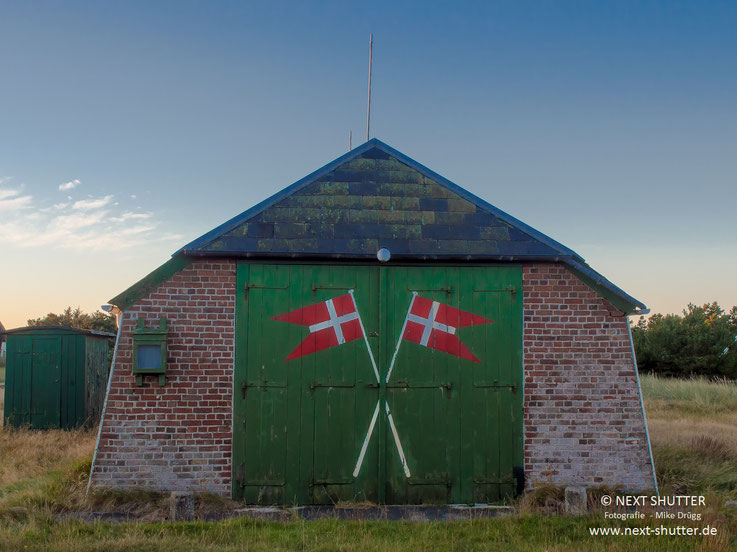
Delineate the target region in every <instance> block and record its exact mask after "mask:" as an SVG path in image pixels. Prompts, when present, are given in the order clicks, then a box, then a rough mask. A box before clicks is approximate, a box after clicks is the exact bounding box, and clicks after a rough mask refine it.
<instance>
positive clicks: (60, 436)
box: [0, 428, 97, 487]
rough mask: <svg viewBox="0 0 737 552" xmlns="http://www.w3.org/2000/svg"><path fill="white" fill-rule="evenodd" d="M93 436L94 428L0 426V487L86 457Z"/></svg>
mask: <svg viewBox="0 0 737 552" xmlns="http://www.w3.org/2000/svg"><path fill="white" fill-rule="evenodd" d="M96 437H97V433H96V430H94V429H85V430H76V431H62V430H50V431H38V430H29V429H23V428H21V429H14V428H5V429H3V430H2V431H0V487H7V486H9V485H13V484H16V483H19V482H22V481H24V480H28V479H32V478H34V477H38V476H42V475H44V474H46V473H48V472H50V471H59V470H66V469H68V467H69V466H70V465H74V464H78V463H79V462H83V461H85V460H87V461H89V459H90V458H92V453H93V452H94V449H95V440H96Z"/></svg>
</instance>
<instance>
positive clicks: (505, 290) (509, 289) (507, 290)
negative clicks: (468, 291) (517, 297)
mask: <svg viewBox="0 0 737 552" xmlns="http://www.w3.org/2000/svg"><path fill="white" fill-rule="evenodd" d="M473 292H474V293H511V294H512V296H513V297H514V294H515V293H517V288H516V287H515V286H507V287H505V288H499V289H474V290H473Z"/></svg>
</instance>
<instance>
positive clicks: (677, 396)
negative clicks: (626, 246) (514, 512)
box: [0, 376, 737, 552]
mask: <svg viewBox="0 0 737 552" xmlns="http://www.w3.org/2000/svg"><path fill="white" fill-rule="evenodd" d="M642 387H643V394H644V397H645V407H646V411H647V415H648V423H649V427H650V436H651V440H652V446H653V453H654V455H655V464H656V468H657V472H658V480H659V482H660V485H661V493H663V494H706V496H707V505H708V507H707V509H706V511H705V512H704V519H703V520H702V521H701V522H697V523H696V525H698V526H703V525H706V524H711V525H713V526H716V527H718V528H719V531H720V534H719V535H717V536H716V537H660V538H656V537H618V538H617V537H592V536H590V534H589V528H590V527H598V526H610V527H626V526H636V527H641V526H644V525H648V524H649V525H650V526H658V525H660V523H661V522H660V521H655V522H653V521H648V522H647V523H644V522H626V523H625V522H605V521H604V520H603V518H602V515H601V512H600V511H599V512H594V513H592V514H590V515H588V516H580V517H566V516H556V515H548V514H554V513H557V512H559V511H560V510H561V494H562V493H561V490H560V489H557V488H554V487H551V488H544V489H540V490H538V491H537V492H535V493H528V495H526V496H525V497H523V499H521V500H520V503H519V505H518V506H519V509H520V511H521V512H524V513H523V514H522V515H518V516H511V517H505V518H494V519H483V520H473V521H463V522H446V523H410V522H406V523H405V522H381V521H335V520H321V521H315V522H304V521H299V520H296V521H288V522H261V521H253V520H248V519H242V518H238V519H230V520H225V521H218V522H194V523H177V524H172V523H165V522H162V521H161V520H163V519H164V517H165V512H166V500H165V497H163V496H162V495H159V494H156V493H148V492H145V491H139V492H136V493H130V492H116V491H105V492H100V493H95V494H93V495H92V496H91V497H90V498H88V499H85V497H84V490H85V485H86V479H87V473H88V471H89V460H90V458H91V454H92V450H93V448H94V443H95V437H96V434H95V432H94V431H74V432H63V431H46V432H33V431H27V430H4V431H0V550H3V551H4V550H58V551H72V550H74V551H77V550H80V551H94V550H101V551H105V552H115V551H118V550H120V551H122V550H152V551H153V550H213V551H214V550H218V551H219V550H224V551H231V550H232V551H235V550H253V551H261V550H264V551H265V550H275V551H279V550H311V551H312V550H315V551H316V550H321V551H322V550H325V551H328V550H345V551H360V552H373V551H385V550H399V549H401V550H410V551H421V550H422V551H424V550H436V549H438V550H496V549H504V550H510V551H532V550H548V551H567V550H592V551H617V550H656V551H657V550H674V551H680V550H683V551H687V550H735V549H737V509H731V510H727V509H725V508H724V507H723V506H722V505H723V502H724V500H726V499H730V498H731V499H735V498H737V388H736V387H735V386H734V384H728V383H725V382H714V381H708V380H702V379H695V380H688V381H671V380H664V379H661V378H656V377H652V376H643V377H642ZM601 492H605V491H604V490H601ZM596 502H597V500H596V496H595V493H592V497H591V500H590V503H591V504H592V505H594V504H595V503H596ZM223 506H226V507H227V506H228V505H227V504H225V505H224V504H223V503H222V500H221V499H217V498H216V497H203V498H202V499H201V500H200V501H199V504H198V510H199V511H200V512H204V511H206V510H207V509H208V508H210V509H218V508H221V507H223ZM18 507H23V508H26V510H25V511H24V510H18ZM79 510H88V511H112V510H114V511H126V510H127V511H130V512H133V513H135V514H136V515H137V516H139V519H141V518H142V519H143V520H149V521H148V522H144V523H121V524H108V523H100V522H95V523H84V522H80V521H75V520H68V521H59V520H58V518H56V517H54V516H55V515H56V514H59V513H61V512H65V511H79Z"/></svg>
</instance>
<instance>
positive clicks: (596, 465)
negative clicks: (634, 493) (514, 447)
mask: <svg viewBox="0 0 737 552" xmlns="http://www.w3.org/2000/svg"><path fill="white" fill-rule="evenodd" d="M523 293H524V366H525V368H524V381H525V399H524V427H525V473H526V476H527V484H528V487H534V486H535V485H538V484H540V483H542V482H550V483H554V484H556V485H576V486H599V485H604V484H606V485H609V486H620V487H622V488H624V489H627V490H641V489H651V488H652V487H653V479H652V471H651V466H650V456H649V452H648V447H647V438H646V434H645V424H644V420H643V417H642V411H641V407H640V397H639V394H638V389H637V381H636V375H635V370H634V362H633V359H632V352H631V349H630V341H629V334H628V332H627V324H628V322H627V318H626V317H625V316H624V315H623V313H622V312H619V311H617V310H616V309H615V308H614V307H613V306H612V305H611V304H610V303H609V302H608V301H607V300H606V299H604V298H602V297H601V296H600V295H598V294H597V293H595V292H594V291H593V290H592V289H591V288H589V287H588V286H587V285H586V284H584V283H583V282H581V281H580V280H579V279H578V278H576V276H574V275H573V274H571V273H570V272H568V271H567V270H566V269H565V268H564V267H563V266H561V265H551V264H537V265H528V266H525V267H524V268H523Z"/></svg>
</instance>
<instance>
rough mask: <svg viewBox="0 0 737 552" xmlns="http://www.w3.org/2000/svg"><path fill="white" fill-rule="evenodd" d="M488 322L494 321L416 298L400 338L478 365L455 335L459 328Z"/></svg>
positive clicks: (436, 302) (476, 360)
mask: <svg viewBox="0 0 737 552" xmlns="http://www.w3.org/2000/svg"><path fill="white" fill-rule="evenodd" d="M491 322H494V321H493V320H491V319H489V318H484V317H483V316H478V315H476V314H473V313H470V312H468V311H463V310H460V309H457V308H455V307H451V306H449V305H446V304H444V303H439V302H438V301H431V300H430V299H425V298H424V297H420V296H419V295H415V296H414V297H413V298H412V303H411V304H410V307H409V311H408V312H407V318H406V320H405V323H404V324H405V326H404V332H403V333H402V337H401V339H406V340H407V341H411V342H413V343H417V344H418V345H422V346H424V347H430V348H431V349H435V350H437V351H443V352H444V353H448V354H450V355H454V356H457V357H461V358H464V359H466V360H470V361H472V362H476V363H480V361H479V359H477V358H476V357H475V356H474V354H473V353H472V352H471V351H470V350H469V349H468V347H466V346H465V345H464V344H463V343H461V340H460V339H458V337H457V336H456V335H455V333H456V330H457V329H458V328H463V327H466V326H476V325H479V324H489V323H491Z"/></svg>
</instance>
